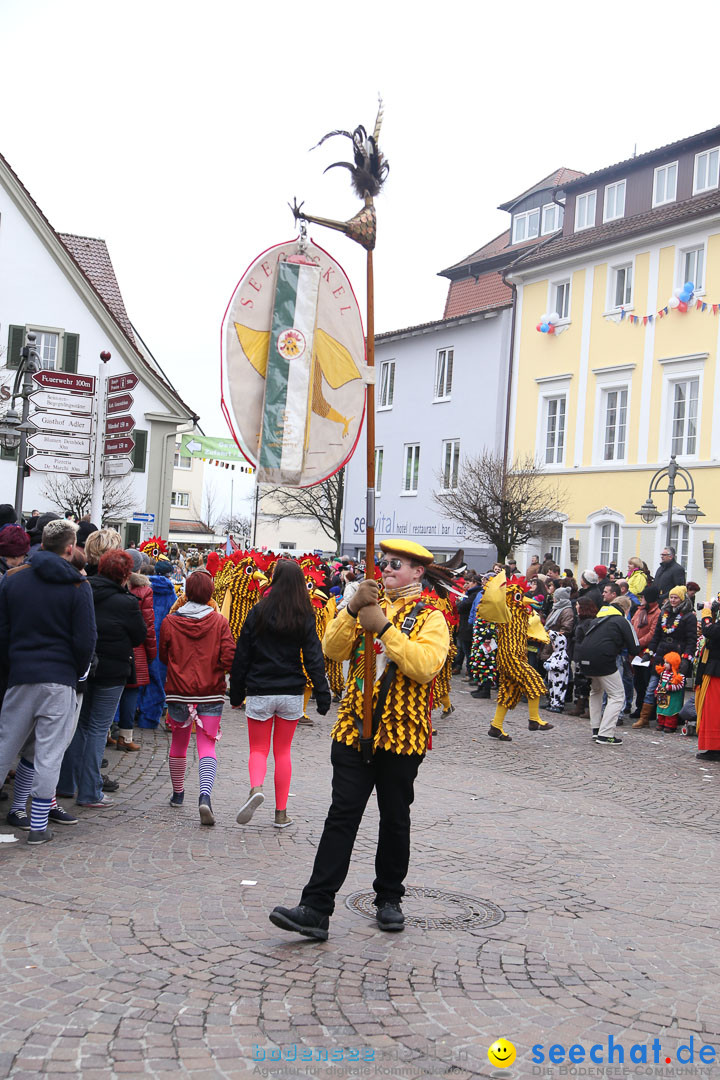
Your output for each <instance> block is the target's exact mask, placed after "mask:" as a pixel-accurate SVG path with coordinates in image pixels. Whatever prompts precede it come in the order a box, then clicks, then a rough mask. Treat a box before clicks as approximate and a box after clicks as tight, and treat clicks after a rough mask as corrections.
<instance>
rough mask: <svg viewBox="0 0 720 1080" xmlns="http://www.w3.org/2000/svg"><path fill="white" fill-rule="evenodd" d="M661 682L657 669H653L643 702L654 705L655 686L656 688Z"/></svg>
mask: <svg viewBox="0 0 720 1080" xmlns="http://www.w3.org/2000/svg"><path fill="white" fill-rule="evenodd" d="M659 682H660V676H659V675H658V673H657V671H653V673H652V675H651V676H650V682H649V683H648V684H647V690H646V691H645V697H644V698H643V702H644V703H645V704H646V705H654V704H655V688H656V686H657V684H658V683H659Z"/></svg>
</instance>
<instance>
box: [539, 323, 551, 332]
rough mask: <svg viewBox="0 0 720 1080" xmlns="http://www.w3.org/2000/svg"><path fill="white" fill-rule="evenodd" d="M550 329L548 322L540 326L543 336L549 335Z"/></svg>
mask: <svg viewBox="0 0 720 1080" xmlns="http://www.w3.org/2000/svg"><path fill="white" fill-rule="evenodd" d="M549 329H550V327H549V326H548V324H547V323H546V322H544V323H541V324H540V332H541V333H542V334H547V332H548V330H549Z"/></svg>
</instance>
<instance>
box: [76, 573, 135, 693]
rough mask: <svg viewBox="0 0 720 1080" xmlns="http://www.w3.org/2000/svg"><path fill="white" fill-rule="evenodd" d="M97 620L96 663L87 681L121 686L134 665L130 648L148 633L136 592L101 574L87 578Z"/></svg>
mask: <svg viewBox="0 0 720 1080" xmlns="http://www.w3.org/2000/svg"><path fill="white" fill-rule="evenodd" d="M90 588H91V589H92V594H93V601H94V603H95V621H96V623H97V635H98V639H97V645H96V646H95V652H96V653H97V658H98V665H97V668H96V669H95V672H94V673H93V674H92V675H91V676H90V679H89V681H90V682H93V683H95V684H99V685H101V686H124V685H125V683H126V682H128V680H129V679H130V675H131V673H132V669H133V649H134V648H135V646H136V645H142V643H143V641H144V640H145V637H146V636H147V627H146V625H145V619H144V618H143V616H142V612H141V611H140V604H139V603H138V599H137V597H136V596H133V595H132V593H129V592H128V591H127V589H126V588H125V586H124V585H118V584H117V583H116V582H115V581H111V580H110V578H106V577H103V575H102V574H95V575H94V576H93V577H91V578H90Z"/></svg>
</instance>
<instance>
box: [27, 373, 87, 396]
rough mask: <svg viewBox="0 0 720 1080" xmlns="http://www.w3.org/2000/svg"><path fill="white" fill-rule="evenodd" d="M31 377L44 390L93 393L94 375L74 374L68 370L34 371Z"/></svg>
mask: <svg viewBox="0 0 720 1080" xmlns="http://www.w3.org/2000/svg"><path fill="white" fill-rule="evenodd" d="M33 379H34V381H35V382H36V383H39V384H40V386H42V387H44V388H45V389H46V390H69V391H70V393H72V394H94V393H95V376H94V375H76V374H74V373H73V372H70V371H48V370H47V369H43V370H42V371H36V372H34V373H33Z"/></svg>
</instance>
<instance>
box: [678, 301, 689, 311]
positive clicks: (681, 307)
mask: <svg viewBox="0 0 720 1080" xmlns="http://www.w3.org/2000/svg"><path fill="white" fill-rule="evenodd" d="M678 311H687V304H686V303H685V301H684V300H681V301H680V303H679V304H678Z"/></svg>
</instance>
